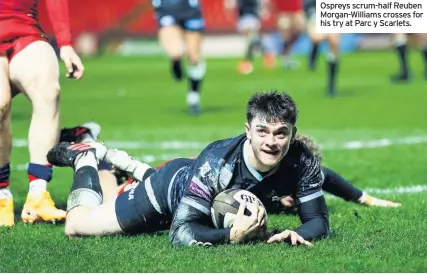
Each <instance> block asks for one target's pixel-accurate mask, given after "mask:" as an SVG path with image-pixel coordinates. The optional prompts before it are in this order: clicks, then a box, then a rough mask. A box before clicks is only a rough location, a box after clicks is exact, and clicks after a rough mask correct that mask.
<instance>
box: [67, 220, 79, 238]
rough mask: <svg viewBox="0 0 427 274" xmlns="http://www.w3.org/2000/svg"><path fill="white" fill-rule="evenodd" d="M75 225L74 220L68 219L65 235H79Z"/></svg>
mask: <svg viewBox="0 0 427 274" xmlns="http://www.w3.org/2000/svg"><path fill="white" fill-rule="evenodd" d="M73 225H74V224H73V222H72V221H69V220H67V221H66V222H65V236H67V237H73V236H76V235H77V233H76V230H75V229H74V226H73Z"/></svg>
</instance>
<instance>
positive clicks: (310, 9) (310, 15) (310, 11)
mask: <svg viewBox="0 0 427 274" xmlns="http://www.w3.org/2000/svg"><path fill="white" fill-rule="evenodd" d="M303 8H304V15H305V18H307V20H312V19H313V20H314V19H315V18H316V2H313V1H310V0H308V1H307V0H305V1H304V2H303Z"/></svg>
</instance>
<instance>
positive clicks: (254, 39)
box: [245, 34, 261, 62]
mask: <svg viewBox="0 0 427 274" xmlns="http://www.w3.org/2000/svg"><path fill="white" fill-rule="evenodd" d="M258 47H261V40H260V37H259V35H258V34H254V35H250V36H249V37H248V46H247V49H246V54H245V60H247V61H250V62H252V61H253V59H254V52H255V49H256V48H258Z"/></svg>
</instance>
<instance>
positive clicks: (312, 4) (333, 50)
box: [304, 0, 340, 97]
mask: <svg viewBox="0 0 427 274" xmlns="http://www.w3.org/2000/svg"><path fill="white" fill-rule="evenodd" d="M304 12H305V16H306V18H307V31H308V35H309V36H310V40H311V42H312V45H311V50H310V53H309V59H308V68H309V69H310V70H315V68H316V61H317V57H318V54H319V45H320V43H321V42H323V41H327V42H328V45H329V52H328V54H327V57H326V58H327V62H328V66H327V95H328V96H331V97H333V96H335V95H336V77H337V73H338V64H339V52H340V36H339V34H336V33H333V34H332V33H331V34H324V33H317V32H316V0H304Z"/></svg>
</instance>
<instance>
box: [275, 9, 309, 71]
mask: <svg viewBox="0 0 427 274" xmlns="http://www.w3.org/2000/svg"><path fill="white" fill-rule="evenodd" d="M304 24H305V22H304V16H303V13H302V11H298V12H295V13H282V14H281V15H280V16H279V19H278V22H277V26H278V28H279V31H280V33H281V35H282V37H283V40H284V43H283V48H282V57H283V62H284V65H285V67H286V68H288V69H294V68H295V67H296V66H297V63H296V62H295V60H292V59H291V56H290V54H291V50H292V46H293V45H294V44H295V42H296V41H297V40H298V38H299V36H300V35H301V33H302V31H303V29H304Z"/></svg>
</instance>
